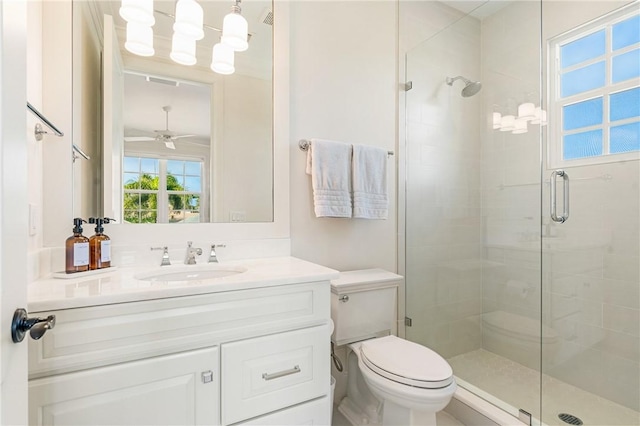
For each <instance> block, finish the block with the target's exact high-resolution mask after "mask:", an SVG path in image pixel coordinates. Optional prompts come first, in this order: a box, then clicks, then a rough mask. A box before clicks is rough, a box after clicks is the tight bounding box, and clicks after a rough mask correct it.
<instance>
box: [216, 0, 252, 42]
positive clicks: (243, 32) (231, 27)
mask: <svg viewBox="0 0 640 426" xmlns="http://www.w3.org/2000/svg"><path fill="white" fill-rule="evenodd" d="M235 2H236V3H235V4H234V5H233V6H231V13H229V14H227V15H226V16H225V17H224V21H223V23H222V39H221V42H222V43H224V44H226V45H228V46H230V47H231V48H233V50H235V51H236V52H244V51H245V50H247V49H248V48H249V43H248V42H247V34H248V32H249V24H248V23H247V20H246V19H245V18H244V16H242V15H241V13H240V12H241V9H240V0H235Z"/></svg>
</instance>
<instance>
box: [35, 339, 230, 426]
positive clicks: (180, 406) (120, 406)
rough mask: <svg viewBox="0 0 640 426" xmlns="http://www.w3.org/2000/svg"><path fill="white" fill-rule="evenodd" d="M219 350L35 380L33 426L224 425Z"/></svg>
mask: <svg viewBox="0 0 640 426" xmlns="http://www.w3.org/2000/svg"><path fill="white" fill-rule="evenodd" d="M218 389H219V375H218V348H207V349H201V350H197V351H191V352H183V353H179V354H174V355H167V356H163V357H157V358H149V359H144V360H139V361H135V362H129V363H124V364H117V365H113V366H109V367H101V368H95V369H91V370H86V371H80V372H76V373H69V374H62V375H59V376H52V377H47V378H44V379H37V380H31V381H30V382H29V424H31V425H83V426H87V425H200V424H207V425H210V424H219V417H220V416H219V403H218V401H219V390H218Z"/></svg>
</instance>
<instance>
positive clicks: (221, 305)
mask: <svg viewBox="0 0 640 426" xmlns="http://www.w3.org/2000/svg"><path fill="white" fill-rule="evenodd" d="M34 314H35V313H34ZM48 314H55V315H56V319H57V321H56V327H55V328H54V329H53V330H51V331H49V332H48V333H47V335H46V336H45V337H44V338H43V339H41V340H33V339H28V340H29V377H30V378H38V377H44V376H49V375H53V374H61V373H67V372H72V371H77V370H82V369H87V368H94V367H98V366H104V365H108V364H116V363H120V362H126V361H133V360H136V359H142V358H147V357H150V356H157V355H163V354H169V353H175V352H181V351H186V350H190V349H197V348H202V347H208V346H212V345H216V344H219V343H221V342H224V341H230V340H238V339H244V338H249V337H254V336H260V335H264V334H267V333H276V332H280V331H289V330H293V329H297V328H301V327H310V326H314V325H318V324H322V323H324V322H326V318H327V317H328V316H329V284H328V283H327V282H317V283H309V284H300V285H289V286H280V287H270V288H263V289H253V290H239V291H230V292H223V293H212V294H205V295H198V296H186V297H175V298H169V299H158V300H148V301H144V302H133V303H121V304H116V305H105V306H93V307H89V308H78V309H66V310H60V311H53V312H44V313H38V316H46V315H48Z"/></svg>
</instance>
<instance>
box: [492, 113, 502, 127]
mask: <svg viewBox="0 0 640 426" xmlns="http://www.w3.org/2000/svg"><path fill="white" fill-rule="evenodd" d="M500 127H502V114H500V113H499V112H494V113H493V130H497V129H499V128H500Z"/></svg>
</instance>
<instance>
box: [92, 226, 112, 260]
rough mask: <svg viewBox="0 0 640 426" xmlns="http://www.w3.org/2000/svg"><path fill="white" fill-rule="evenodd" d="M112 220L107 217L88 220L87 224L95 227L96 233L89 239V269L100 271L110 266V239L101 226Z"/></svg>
mask: <svg viewBox="0 0 640 426" xmlns="http://www.w3.org/2000/svg"><path fill="white" fill-rule="evenodd" d="M114 220H115V219H111V218H108V217H90V218H89V223H92V224H95V225H96V228H95V231H96V233H95V234H93V235H92V236H91V238H89V250H90V256H89V258H90V262H89V267H90V269H102V268H108V267H110V266H111V239H110V238H109V237H108V236H107V235H105V234H104V227H103V225H104V224H105V223H109V222H112V221H114Z"/></svg>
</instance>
